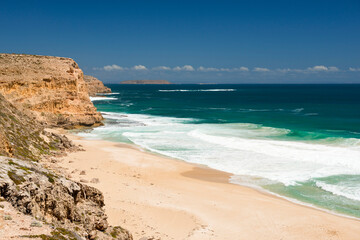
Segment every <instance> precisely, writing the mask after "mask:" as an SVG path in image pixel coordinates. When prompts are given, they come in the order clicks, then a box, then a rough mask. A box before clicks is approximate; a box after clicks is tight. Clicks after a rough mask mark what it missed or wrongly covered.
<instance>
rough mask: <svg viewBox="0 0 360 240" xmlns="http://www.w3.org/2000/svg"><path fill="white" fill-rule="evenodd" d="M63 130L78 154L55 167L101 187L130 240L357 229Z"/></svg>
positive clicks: (342, 235) (359, 225)
mask: <svg viewBox="0 0 360 240" xmlns="http://www.w3.org/2000/svg"><path fill="white" fill-rule="evenodd" d="M63 133H64V132H63ZM66 135H67V136H68V137H69V138H71V139H72V140H73V141H74V142H75V143H76V144H80V145H82V146H83V148H84V150H85V151H80V152H74V153H70V154H69V155H68V156H66V157H63V158H62V159H61V160H60V161H59V162H58V163H56V165H57V167H61V168H62V169H63V174H65V175H67V176H68V177H69V178H71V179H73V180H77V181H82V182H86V183H87V184H89V185H91V186H93V187H96V188H98V189H99V190H101V191H102V192H103V193H104V196H105V211H106V213H107V214H108V216H109V219H108V220H109V223H110V224H112V225H122V226H124V227H125V228H127V229H129V230H130V232H132V234H133V235H134V239H140V238H141V237H144V236H147V237H154V238H155V239H358V236H359V234H360V221H359V220H358V219H352V218H350V217H349V218H348V217H347V216H340V215H337V214H332V213H329V212H327V211H326V210H322V209H317V208H312V207H311V206H307V205H302V204H301V205H300V204H297V203H294V202H291V201H289V200H286V199H283V198H281V197H277V196H275V195H273V194H270V193H266V192H265V191H260V190H257V189H252V188H250V187H247V186H240V185H237V184H232V183H230V182H229V178H230V176H231V174H229V173H225V172H221V171H218V170H214V169H211V168H208V167H206V166H201V165H196V164H191V163H187V162H184V161H181V160H177V159H171V158H167V157H163V156H160V155H157V154H152V153H149V152H146V151H142V150H140V149H139V148H138V147H136V146H132V145H128V144H124V143H114V142H107V141H103V140H86V139H83V138H81V137H79V136H76V135H73V134H69V133H66ZM64 172H65V173H64ZM97 179H98V181H99V182H98V183H96V182H97Z"/></svg>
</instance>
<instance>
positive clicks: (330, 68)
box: [328, 67, 339, 72]
mask: <svg viewBox="0 0 360 240" xmlns="http://www.w3.org/2000/svg"><path fill="white" fill-rule="evenodd" d="M328 69H329V71H330V72H337V71H339V69H338V68H337V67H328Z"/></svg>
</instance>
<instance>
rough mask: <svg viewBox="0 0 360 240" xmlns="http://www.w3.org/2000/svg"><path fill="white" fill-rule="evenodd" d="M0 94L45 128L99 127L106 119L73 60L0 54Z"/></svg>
mask: <svg viewBox="0 0 360 240" xmlns="http://www.w3.org/2000/svg"><path fill="white" fill-rule="evenodd" d="M0 93H1V94H3V96H4V97H5V98H6V99H7V100H8V101H10V102H11V103H12V104H14V105H15V106H16V107H17V108H19V109H22V110H24V111H29V112H30V113H31V114H32V115H33V116H34V117H35V118H36V119H37V120H38V121H40V122H41V123H42V124H44V125H46V126H57V127H59V126H60V127H65V128H74V127H77V126H96V125H100V124H101V121H102V119H103V118H102V116H101V114H100V113H99V112H97V111H96V108H95V107H94V105H93V104H92V102H91V101H90V99H89V95H88V89H87V86H86V83H85V81H84V74H83V72H82V70H81V69H80V68H79V66H78V65H77V63H76V62H75V61H74V60H72V59H70V58H62V57H50V56H37V55H25V54H0Z"/></svg>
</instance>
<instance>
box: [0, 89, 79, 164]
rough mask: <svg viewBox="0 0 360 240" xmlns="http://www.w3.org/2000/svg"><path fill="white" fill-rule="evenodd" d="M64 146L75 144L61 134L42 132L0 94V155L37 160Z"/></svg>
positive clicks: (40, 128) (42, 130)
mask: <svg viewBox="0 0 360 240" xmlns="http://www.w3.org/2000/svg"><path fill="white" fill-rule="evenodd" d="M65 149H71V150H75V149H76V147H75V146H74V145H73V144H72V143H71V142H70V141H69V140H68V139H67V138H66V137H65V136H60V135H58V134H54V133H49V132H46V131H44V129H43V127H42V126H41V125H40V124H38V123H37V122H36V121H35V120H34V119H31V118H30V117H29V116H28V115H26V114H24V113H22V112H21V111H19V110H18V109H17V108H16V107H15V106H14V105H13V104H11V103H9V102H8V101H7V100H6V99H5V98H4V97H3V96H2V95H1V94H0V155H4V156H9V157H17V158H21V159H27V160H32V161H37V160H39V159H40V157H41V156H42V155H44V154H56V153H58V151H59V150H65Z"/></svg>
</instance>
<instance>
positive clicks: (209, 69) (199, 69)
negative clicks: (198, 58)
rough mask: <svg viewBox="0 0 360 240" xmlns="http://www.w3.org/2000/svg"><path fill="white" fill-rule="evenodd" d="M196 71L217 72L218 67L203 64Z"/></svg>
mask: <svg viewBox="0 0 360 240" xmlns="http://www.w3.org/2000/svg"><path fill="white" fill-rule="evenodd" d="M197 70H198V71H200V72H218V71H219V69H218V68H214V67H208V68H206V67H203V66H200V67H199V68H198V69H197Z"/></svg>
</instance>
